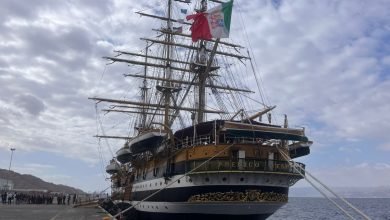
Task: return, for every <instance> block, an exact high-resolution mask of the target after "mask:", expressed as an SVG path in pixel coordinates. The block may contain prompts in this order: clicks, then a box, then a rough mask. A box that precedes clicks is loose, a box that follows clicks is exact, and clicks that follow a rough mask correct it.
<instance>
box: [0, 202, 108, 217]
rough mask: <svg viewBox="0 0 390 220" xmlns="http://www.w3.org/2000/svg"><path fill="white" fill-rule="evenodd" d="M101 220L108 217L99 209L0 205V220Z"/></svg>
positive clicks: (64, 206)
mask: <svg viewBox="0 0 390 220" xmlns="http://www.w3.org/2000/svg"><path fill="white" fill-rule="evenodd" d="M24 219H34V220H89V219H91V220H103V219H109V215H108V214H107V213H106V212H104V211H103V210H102V209H100V208H99V207H78V208H73V206H68V205H31V204H21V205H2V204H0V220H24Z"/></svg>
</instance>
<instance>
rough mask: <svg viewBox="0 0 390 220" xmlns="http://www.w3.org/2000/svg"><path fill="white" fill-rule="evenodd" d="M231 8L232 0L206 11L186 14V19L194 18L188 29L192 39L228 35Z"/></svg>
mask: <svg viewBox="0 0 390 220" xmlns="http://www.w3.org/2000/svg"><path fill="white" fill-rule="evenodd" d="M232 10H233V0H231V1H229V2H226V3H222V4H220V5H219V6H217V7H214V8H212V9H210V10H208V11H206V12H199V13H196V14H193V15H188V16H187V17H186V18H187V20H194V22H193V23H192V25H191V29H190V30H191V36H192V41H194V42H196V41H198V40H199V39H203V40H211V38H227V37H229V31H230V21H231V17H232Z"/></svg>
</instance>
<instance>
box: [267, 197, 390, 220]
mask: <svg viewBox="0 0 390 220" xmlns="http://www.w3.org/2000/svg"><path fill="white" fill-rule="evenodd" d="M347 200H348V202H350V203H351V204H353V205H354V206H355V207H357V208H358V209H359V210H361V211H363V213H365V214H366V215H368V216H369V217H370V218H371V219H373V220H374V219H375V220H390V198H351V199H347ZM338 204H341V203H340V202H339V203H338ZM342 207H343V208H344V209H346V210H348V211H350V213H351V215H352V216H353V217H355V218H356V219H363V218H362V217H360V216H359V215H358V214H355V213H354V214H352V211H353V210H351V209H347V207H345V206H342ZM282 219H283V220H298V219H299V220H302V219H333V220H347V219H350V218H349V217H347V216H346V215H345V214H344V213H343V212H342V211H340V210H339V209H338V208H337V207H336V206H335V205H334V204H333V203H331V202H330V201H329V200H327V199H325V198H289V202H288V203H287V205H285V206H284V207H282V208H281V209H279V210H278V211H277V212H276V213H274V214H273V215H272V216H271V217H269V218H268V219H267V220H282Z"/></svg>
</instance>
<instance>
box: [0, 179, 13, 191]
mask: <svg viewBox="0 0 390 220" xmlns="http://www.w3.org/2000/svg"><path fill="white" fill-rule="evenodd" d="M13 188H14V182H12V180H7V179H1V178H0V190H12V189H13Z"/></svg>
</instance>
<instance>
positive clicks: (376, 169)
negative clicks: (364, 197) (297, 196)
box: [297, 162, 390, 187]
mask: <svg viewBox="0 0 390 220" xmlns="http://www.w3.org/2000/svg"><path fill="white" fill-rule="evenodd" d="M311 174H312V175H314V176H315V177H316V178H317V179H319V180H320V181H322V182H323V183H324V184H325V185H327V186H330V187H379V186H386V185H388V183H389V181H390V164H388V163H372V162H370V163H369V162H363V163H359V164H354V165H350V166H338V167H334V166H329V167H327V168H326V169H321V170H319V169H315V170H313V171H311ZM297 186H298V187H302V186H309V184H308V183H307V182H306V181H305V180H302V181H300V182H299V183H298V184H297Z"/></svg>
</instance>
